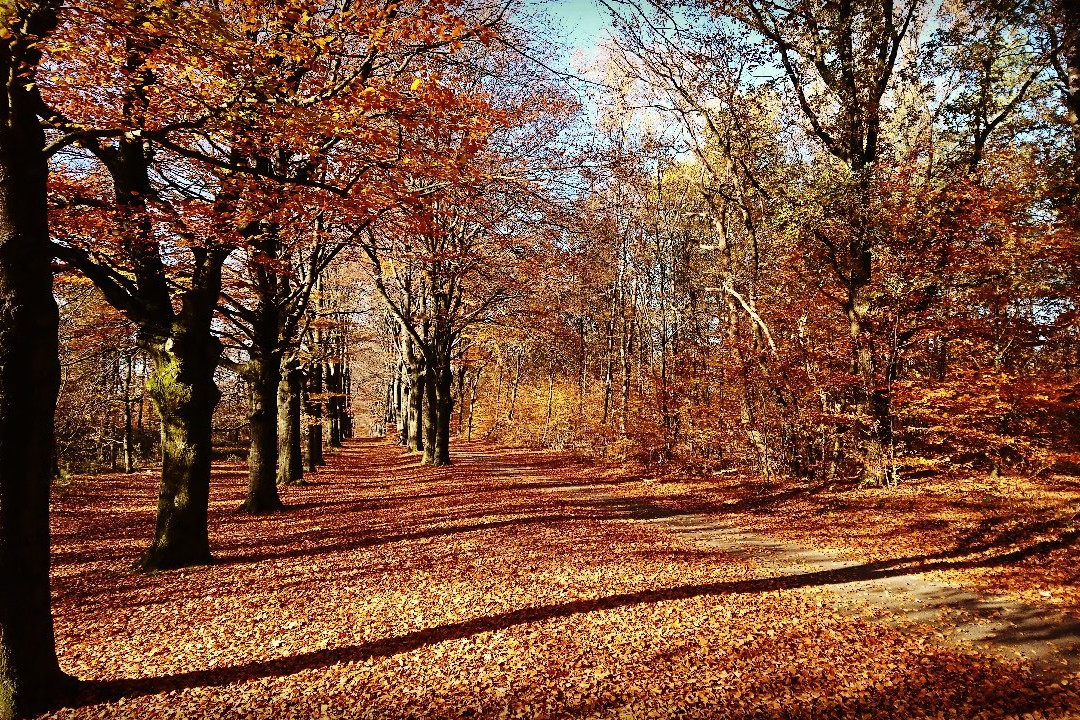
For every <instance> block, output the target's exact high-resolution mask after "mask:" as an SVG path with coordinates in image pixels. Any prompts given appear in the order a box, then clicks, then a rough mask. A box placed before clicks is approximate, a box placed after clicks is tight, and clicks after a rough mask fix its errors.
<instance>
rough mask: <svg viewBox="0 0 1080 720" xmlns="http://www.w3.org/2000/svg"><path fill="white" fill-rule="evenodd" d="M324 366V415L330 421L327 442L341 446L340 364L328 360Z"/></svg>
mask: <svg viewBox="0 0 1080 720" xmlns="http://www.w3.org/2000/svg"><path fill="white" fill-rule="evenodd" d="M324 367H325V370H324V378H325V380H324V381H325V382H326V392H327V395H328V398H327V401H326V415H327V419H328V420H329V421H330V438H329V442H328V444H329V445H330V447H332V448H337V447H341V366H340V365H339V364H338V363H336V362H328V363H325V365H324Z"/></svg>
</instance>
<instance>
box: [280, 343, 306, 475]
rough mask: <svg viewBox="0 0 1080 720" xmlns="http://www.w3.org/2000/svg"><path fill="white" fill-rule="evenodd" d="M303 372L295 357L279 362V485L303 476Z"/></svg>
mask: <svg viewBox="0 0 1080 720" xmlns="http://www.w3.org/2000/svg"><path fill="white" fill-rule="evenodd" d="M302 377H303V373H302V372H301V371H300V364H299V362H297V361H296V359H295V358H290V359H288V360H286V361H285V362H284V363H282V372H281V382H280V383H279V384H278V398H277V408H278V467H277V481H278V484H279V485H295V484H297V483H300V482H302V481H303V479H304V461H303V457H302V454H303V453H302V449H301V447H300V436H301V432H300V395H301V391H302V388H303V382H302Z"/></svg>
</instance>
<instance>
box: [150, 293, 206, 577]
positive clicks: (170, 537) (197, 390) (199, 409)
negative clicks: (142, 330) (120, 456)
mask: <svg viewBox="0 0 1080 720" xmlns="http://www.w3.org/2000/svg"><path fill="white" fill-rule="evenodd" d="M219 277H220V275H219ZM214 296H215V297H216V293H215V295H214ZM148 350H149V354H150V358H151V363H152V365H153V367H152V370H151V374H150V377H149V379H148V380H147V392H148V394H149V395H150V398H151V399H152V400H153V402H154V406H155V407H156V408H157V412H158V416H159V418H160V419H161V487H160V489H159V492H158V514H157V526H156V528H155V530H154V540H153V543H152V544H151V545H150V548H149V550H147V552H146V554H145V555H144V556H143V559H142V562H141V565H142V567H143V568H144V569H146V570H166V569H170V568H178V567H187V566H189V565H201V564H205V563H209V562H210V561H211V557H210V542H209V538H208V535H207V525H206V523H207V509H208V503H209V500H210V450H211V429H212V421H213V416H214V407H215V406H216V405H217V402H218V399H219V398H220V397H221V393H220V391H219V390H218V387H217V385H216V384H215V383H214V370H215V369H216V368H217V361H218V357H219V355H220V353H221V344H220V342H218V340H217V339H216V338H214V336H213V335H211V334H210V323H209V314H207V317H206V323H205V327H192V328H189V329H186V330H184V331H181V332H180V333H179V334H177V335H176V336H174V337H172V338H169V339H167V340H165V341H164V342H158V343H155V344H153V345H150V346H149V347H148Z"/></svg>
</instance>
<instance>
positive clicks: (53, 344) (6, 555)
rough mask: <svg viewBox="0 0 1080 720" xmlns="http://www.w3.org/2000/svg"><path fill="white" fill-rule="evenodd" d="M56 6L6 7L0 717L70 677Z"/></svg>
mask: <svg viewBox="0 0 1080 720" xmlns="http://www.w3.org/2000/svg"><path fill="white" fill-rule="evenodd" d="M58 12H59V5H58V3H54V2H50V1H48V0H45V1H43V2H30V3H20V4H16V3H10V2H9V3H4V4H3V5H2V6H0V70H2V73H3V77H4V98H3V100H2V101H0V316H2V318H3V320H2V321H0V584H2V585H3V587H4V591H3V592H2V593H0V718H3V719H4V720H8V718H14V717H16V716H17V715H23V714H29V713H33V712H37V711H40V710H42V709H44V708H45V707H46V705H47V704H48V702H49V701H51V700H53V699H54V698H56V697H57V696H58V695H61V694H62V692H63V691H64V690H65V689H66V687H67V685H68V678H67V676H66V675H65V674H64V673H63V672H62V671H61V670H60V667H59V664H58V662H57V658H56V649H55V641H54V638H53V624H52V613H51V607H50V595H49V487H50V483H51V480H52V476H53V469H54V464H53V410H54V408H55V406H56V397H57V392H58V389H59V382H60V366H59V360H58V339H57V334H58V322H59V320H58V311H57V307H56V301H55V300H54V299H53V296H52V268H51V263H52V250H51V247H50V244H49V221H48V205H47V195H46V192H47V191H46V184H47V178H48V172H49V170H48V156H47V154H46V139H45V131H44V128H43V127H42V123H41V120H40V117H39V115H38V108H39V102H38V96H37V92H36V89H35V82H36V81H37V73H38V68H39V66H40V63H41V62H42V57H41V45H40V43H41V41H42V40H43V39H44V38H47V37H48V36H49V35H50V34H51V33H52V32H53V31H54V30H55V27H56V24H57V14H58Z"/></svg>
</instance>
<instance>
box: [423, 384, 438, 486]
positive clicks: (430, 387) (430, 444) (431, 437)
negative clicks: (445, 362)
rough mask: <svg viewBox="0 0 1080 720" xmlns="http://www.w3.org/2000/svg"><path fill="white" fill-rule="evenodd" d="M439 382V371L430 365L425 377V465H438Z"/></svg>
mask: <svg viewBox="0 0 1080 720" xmlns="http://www.w3.org/2000/svg"><path fill="white" fill-rule="evenodd" d="M439 382H440V377H439V373H438V372H437V371H436V370H435V368H433V367H432V366H431V365H428V366H427V368H426V371H425V377H424V456H423V457H422V458H421V459H420V463H421V464H423V465H438V460H437V453H436V450H437V447H436V444H437V443H438V439H439V388H438V385H439Z"/></svg>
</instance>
